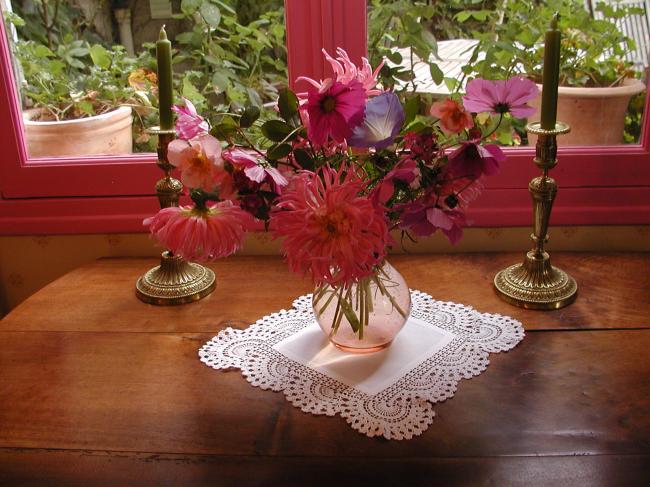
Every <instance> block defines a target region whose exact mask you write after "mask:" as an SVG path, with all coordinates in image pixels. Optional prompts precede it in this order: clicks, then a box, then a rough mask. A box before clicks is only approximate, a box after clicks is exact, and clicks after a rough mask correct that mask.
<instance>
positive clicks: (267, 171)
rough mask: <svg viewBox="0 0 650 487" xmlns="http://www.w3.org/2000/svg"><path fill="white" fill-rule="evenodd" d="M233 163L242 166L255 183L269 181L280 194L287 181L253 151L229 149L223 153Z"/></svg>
mask: <svg viewBox="0 0 650 487" xmlns="http://www.w3.org/2000/svg"><path fill="white" fill-rule="evenodd" d="M223 157H224V159H226V160H228V161H230V162H231V163H232V164H233V165H235V166H239V167H242V168H244V174H246V177H248V179H250V180H251V181H254V182H256V183H263V182H265V181H266V182H269V183H270V184H271V187H272V188H273V191H274V192H276V193H278V194H280V193H281V192H282V188H283V187H284V186H286V185H287V184H288V183H289V182H288V181H287V179H286V178H285V177H284V176H283V175H282V174H281V173H280V171H278V170H277V169H276V168H274V167H273V166H271V165H270V164H269V163H268V162H267V161H266V160H264V159H263V158H262V157H261V156H259V155H258V154H256V153H254V152H250V151H244V150H242V149H238V148H235V149H230V150H228V151H226V152H224V154H223Z"/></svg>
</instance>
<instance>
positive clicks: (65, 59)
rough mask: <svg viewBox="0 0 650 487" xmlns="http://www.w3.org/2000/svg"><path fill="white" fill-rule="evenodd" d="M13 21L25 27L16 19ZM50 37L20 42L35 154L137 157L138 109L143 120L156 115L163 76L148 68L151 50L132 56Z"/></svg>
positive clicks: (29, 142)
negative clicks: (155, 96) (133, 154)
mask: <svg viewBox="0 0 650 487" xmlns="http://www.w3.org/2000/svg"><path fill="white" fill-rule="evenodd" d="M9 20H10V21H11V22H13V23H14V24H15V25H16V26H18V27H21V26H23V25H25V23H24V22H23V21H22V19H21V18H20V17H18V16H16V15H13V16H12V17H11V18H10V19H9ZM32 37H33V36H32ZM50 37H51V36H50ZM50 37H48V39H47V40H46V41H43V40H41V39H38V38H32V39H29V40H25V39H19V40H17V41H16V42H15V45H14V55H15V57H16V59H17V60H18V63H19V65H20V69H21V71H22V73H21V78H22V79H21V81H20V93H21V97H22V99H23V107H24V108H25V110H24V111H23V123H24V129H25V130H24V135H25V143H26V147H27V153H28V155H29V156H30V157H49V156H75V155H80V156H86V155H98V154H128V153H131V152H132V150H133V115H132V108H133V107H135V108H136V113H137V114H138V116H139V117H140V116H142V115H143V114H146V113H147V111H150V109H151V105H152V104H151V103H150V101H149V99H150V94H152V93H153V91H154V88H155V85H156V78H155V74H154V73H153V72H152V71H149V70H147V69H143V68H140V66H143V65H148V64H151V63H150V62H149V60H148V59H146V58H147V57H150V55H149V53H148V52H144V53H143V54H141V55H140V56H139V57H138V58H132V57H129V56H128V55H127V54H126V51H125V49H124V48H123V47H122V46H119V45H118V46H113V47H111V48H110V49H109V48H106V47H104V46H103V45H102V44H100V43H92V44H91V43H89V42H88V41H86V40H84V39H81V38H79V37H80V36H75V35H73V34H72V33H70V32H68V33H66V34H63V35H59V36H58V38H57V42H56V43H53V42H51V40H50ZM141 125H142V124H140V126H141Z"/></svg>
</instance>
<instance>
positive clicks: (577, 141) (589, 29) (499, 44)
mask: <svg viewBox="0 0 650 487" xmlns="http://www.w3.org/2000/svg"><path fill="white" fill-rule="evenodd" d="M596 11H598V12H600V13H601V14H602V18H600V19H596V18H594V17H592V16H591V14H590V13H589V12H588V11H587V10H586V9H585V7H584V4H583V2H582V1H581V0H550V1H548V2H542V3H538V2H536V1H534V0H517V1H515V0H506V1H505V2H504V4H503V21H502V22H499V23H495V24H494V27H493V29H492V31H491V32H490V33H487V34H485V33H484V34H479V33H476V35H477V36H478V38H479V39H480V43H479V45H478V46H477V49H476V51H475V52H474V62H473V63H472V65H471V66H468V67H467V68H466V72H467V73H468V74H469V73H476V74H477V75H478V76H483V77H492V78H495V77H504V78H505V77H508V76H512V75H513V74H522V75H524V76H527V77H528V78H530V79H532V80H533V81H535V82H537V83H541V80H542V71H543V49H544V47H543V40H544V33H545V31H546V30H547V29H548V26H549V24H550V21H551V18H552V16H553V14H554V13H555V12H559V13H560V20H559V24H558V25H559V29H560V31H561V32H562V42H561V57H560V79H559V81H560V88H559V93H558V113H557V118H558V120H561V121H563V122H567V123H568V124H569V125H571V133H570V134H568V135H566V136H563V138H562V143H563V144H567V145H612V144H620V143H622V142H623V129H624V124H625V113H626V111H627V107H628V104H629V101H630V98H631V97H632V96H633V95H636V94H638V93H640V92H642V91H643V90H644V89H645V85H644V83H643V82H642V81H640V80H639V79H636V77H635V76H636V75H637V73H635V71H634V70H633V69H632V63H631V62H629V61H626V60H625V54H626V53H628V52H630V51H632V50H633V49H634V45H635V44H634V41H633V40H632V39H629V38H628V37H626V36H625V35H623V34H622V33H621V32H620V30H619V29H618V27H617V26H616V21H617V20H618V19H621V18H623V17H625V16H627V15H636V14H638V13H639V12H638V9H636V8H633V7H629V6H625V5H619V4H616V5H610V4H605V3H598V4H597V6H596ZM540 93H541V85H540ZM531 105H533V106H539V98H538V99H537V101H533V102H531Z"/></svg>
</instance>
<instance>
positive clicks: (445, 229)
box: [396, 199, 466, 245]
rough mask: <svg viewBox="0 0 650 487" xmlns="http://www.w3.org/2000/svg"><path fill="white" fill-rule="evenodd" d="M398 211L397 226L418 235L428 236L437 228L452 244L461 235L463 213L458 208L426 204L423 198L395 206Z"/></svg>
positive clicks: (463, 221)
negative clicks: (451, 208) (398, 220)
mask: <svg viewBox="0 0 650 487" xmlns="http://www.w3.org/2000/svg"><path fill="white" fill-rule="evenodd" d="M396 209H398V210H399V211H400V212H401V213H400V223H399V228H401V229H403V230H409V231H412V232H413V233H414V234H415V235H416V236H418V237H428V236H430V235H432V234H434V233H435V232H436V231H437V230H438V229H439V230H440V231H442V233H444V234H445V235H446V236H447V238H448V239H449V241H450V242H451V244H452V245H455V244H456V243H458V241H459V240H460V239H461V238H462V236H463V228H462V227H463V226H464V225H465V224H466V220H465V215H464V214H463V213H462V212H461V211H458V210H450V209H442V208H439V207H437V206H433V205H428V204H426V203H425V202H424V199H422V200H418V201H414V202H412V203H407V204H404V205H400V206H399V207H396Z"/></svg>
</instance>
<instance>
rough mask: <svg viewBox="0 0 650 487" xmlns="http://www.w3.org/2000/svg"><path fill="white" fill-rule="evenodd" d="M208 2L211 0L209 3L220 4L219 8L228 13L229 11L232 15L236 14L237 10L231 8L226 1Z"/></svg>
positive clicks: (212, 0)
mask: <svg viewBox="0 0 650 487" xmlns="http://www.w3.org/2000/svg"><path fill="white" fill-rule="evenodd" d="M210 2H211V3H214V4H215V5H219V6H221V8H223V9H224V10H225V11H226V12H228V13H230V14H232V15H236V14H237V12H236V11H235V9H233V8H232V7H231V6H230V5H228V4H227V3H224V2H222V1H220V0H210Z"/></svg>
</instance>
